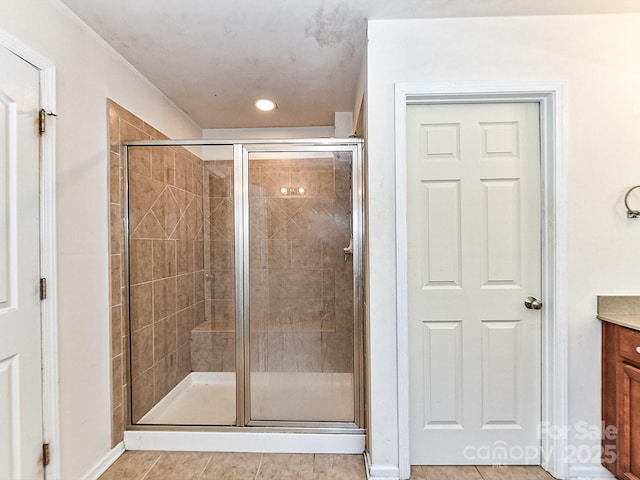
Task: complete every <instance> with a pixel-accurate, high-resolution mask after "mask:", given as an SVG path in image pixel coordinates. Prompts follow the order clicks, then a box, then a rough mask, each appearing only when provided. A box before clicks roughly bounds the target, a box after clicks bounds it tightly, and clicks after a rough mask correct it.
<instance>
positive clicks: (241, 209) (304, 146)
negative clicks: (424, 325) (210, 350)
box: [121, 138, 364, 433]
mask: <svg viewBox="0 0 640 480" xmlns="http://www.w3.org/2000/svg"><path fill="white" fill-rule="evenodd" d="M363 143H364V141H363V140H362V139H360V138H309V139H251V140H246V139H245V140H131V141H122V142H121V146H122V159H123V169H124V175H123V177H124V178H123V183H124V185H123V192H124V199H123V200H124V201H123V209H124V211H123V228H124V236H125V242H124V265H125V267H126V268H125V269H124V272H123V275H124V280H125V285H126V289H127V291H126V295H125V302H124V303H125V305H124V308H125V310H126V311H125V318H126V319H127V323H128V325H127V328H129V325H130V308H129V303H130V302H129V299H130V285H129V259H130V252H129V242H128V239H129V234H130V232H129V178H128V171H129V168H128V147H192V148H197V147H232V148H233V171H234V178H233V188H234V192H233V198H234V232H235V248H234V255H235V258H234V265H235V271H236V274H235V287H236V319H235V321H236V332H235V355H236V357H235V360H236V372H235V373H236V424H235V427H233V426H232V427H229V426H215V425H211V426H185V425H166V426H165V425H163V426H158V425H136V424H133V422H132V421H131V418H129V421H128V423H129V426H128V429H132V430H133V429H135V430H159V429H162V430H181V431H184V430H198V431H202V430H207V431H230V430H236V429H237V430H239V431H246V429H247V427H249V428H251V427H253V428H252V430H260V431H263V430H266V431H283V432H292V433H293V432H306V431H309V432H324V433H364V429H363V425H364V343H363V342H364V325H363V285H362V272H363V270H362V269H363V258H362V252H363V235H364V197H363V193H364V176H363V154H362V149H363ZM295 151H298V152H303V153H304V152H306V153H309V152H350V153H351V154H352V168H351V172H352V175H351V178H352V180H351V182H352V184H351V194H352V232H351V233H352V235H353V292H354V295H353V297H354V298H353V307H354V312H353V313H354V315H353V317H354V318H353V322H354V323H353V326H354V328H353V341H354V342H353V343H354V352H353V367H354V368H353V377H354V399H353V401H354V414H355V419H354V420H355V421H354V422H308V421H285V420H277V421H251V417H250V415H251V410H250V406H251V402H250V395H251V390H250V344H249V341H250V339H249V327H250V325H249V303H250V302H249V238H248V234H249V154H250V153H259V152H260V153H268V152H295ZM127 348H128V352H127V356H128V357H129V361H130V360H131V347H130V345H128V346H127ZM128 370H129V376H130V375H131V368H129V369H128ZM127 384H128V396H129V399H128V400H129V412H131V411H132V409H131V401H132V398H131V395H132V394H131V378H129V379H128V381H127ZM130 414H131V413H130Z"/></svg>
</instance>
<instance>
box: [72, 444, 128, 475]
mask: <svg viewBox="0 0 640 480" xmlns="http://www.w3.org/2000/svg"><path fill="white" fill-rule="evenodd" d="M123 453H124V442H120V443H119V444H118V445H116V446H115V447H113V448H112V449H111V450H110V451H109V452H107V454H106V455H105V456H104V457H102V459H101V460H100V461H99V462H98V463H96V464H95V465H94V466H93V468H91V470H89V471H88V472H87V473H85V474H84V476H83V477H82V480H97V478H98V477H99V476H100V475H102V474H103V473H104V472H105V471H106V470H107V468H109V467H110V466H111V465H112V464H113V462H115V461H116V460H117V459H118V458H119V457H120V455H122V454H123Z"/></svg>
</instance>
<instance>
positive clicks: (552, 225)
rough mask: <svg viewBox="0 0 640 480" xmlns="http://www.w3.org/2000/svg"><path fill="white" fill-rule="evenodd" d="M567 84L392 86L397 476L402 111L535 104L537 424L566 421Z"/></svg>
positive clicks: (563, 469) (401, 406)
mask: <svg viewBox="0 0 640 480" xmlns="http://www.w3.org/2000/svg"><path fill="white" fill-rule="evenodd" d="M566 90H567V84H566V82H563V81H549V82H544V81H543V82H528V81H522V82H492V83H473V84H472V83H410V84H402V83H401V84H396V86H395V168H396V252H397V253H396V268H397V276H396V278H397V280H396V295H397V305H396V314H397V352H398V425H399V427H398V428H399V432H398V451H399V470H400V471H399V473H400V478H409V475H410V470H411V465H410V459H409V349H408V345H409V342H408V335H409V332H408V320H407V319H408V295H407V226H406V218H407V199H406V185H407V170H406V158H407V153H406V141H407V137H406V132H407V124H406V114H407V105H408V104H420V103H440V104H442V103H445V104H446V103H481V102H492V103H495V102H514V101H520V102H524V101H526V102H538V103H540V123H541V144H542V150H541V156H542V158H541V161H542V181H543V186H544V187H543V198H542V202H543V226H542V228H543V238H542V245H543V252H542V258H543V260H542V261H543V265H542V270H543V272H542V282H543V293H544V296H543V298H544V300H545V309H544V311H543V320H542V321H543V327H542V372H541V373H542V416H541V418H542V422H548V424H549V425H554V426H565V425H567V424H568V387H567V384H568V289H567V263H568V262H567V248H566V245H567V235H568V232H567V203H568V202H567V198H568V197H567V195H568V181H567V160H568V156H567V114H566V111H567V108H566V103H567V99H566ZM548 430H549V429H541V448H542V452H543V460H542V467H543V468H544V469H545V470H547V471H549V472H550V473H551V474H552V475H553V476H555V477H556V478H567V475H568V471H567V465H566V458H565V455H566V452H567V439H566V438H557V437H560V436H559V435H556V436H552V435H549V434H548Z"/></svg>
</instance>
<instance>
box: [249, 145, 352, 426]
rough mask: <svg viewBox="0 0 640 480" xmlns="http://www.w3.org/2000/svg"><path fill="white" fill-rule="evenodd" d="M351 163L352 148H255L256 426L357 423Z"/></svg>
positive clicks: (252, 403)
mask: <svg viewBox="0 0 640 480" xmlns="http://www.w3.org/2000/svg"><path fill="white" fill-rule="evenodd" d="M283 150H284V149H283ZM352 166H353V150H350V149H349V150H347V149H345V150H343V151H341V150H340V149H335V150H329V149H326V148H325V149H324V150H322V149H321V150H315V149H311V148H309V149H307V150H306V151H300V150H298V151H287V152H284V151H280V152H276V151H252V152H249V154H248V167H247V169H248V231H249V232H248V239H249V244H248V268H247V267H245V268H246V269H248V273H249V281H248V287H249V288H248V298H249V299H250V300H249V308H248V310H249V322H248V328H247V329H246V330H245V331H246V332H247V333H248V347H249V352H248V363H249V368H248V374H249V379H248V382H247V384H248V389H247V395H248V397H249V398H248V402H247V409H246V411H247V417H248V423H249V424H250V425H261V424H269V423H270V422H294V423H295V422H355V421H356V412H355V402H354V395H355V382H354V272H353V254H352V252H353V250H352V248H353V247H352V236H353V234H352V211H353V208H352V198H353V192H352ZM245 272H246V270H245ZM245 285H246V284H245ZM245 345H246V344H245ZM245 358H247V357H245Z"/></svg>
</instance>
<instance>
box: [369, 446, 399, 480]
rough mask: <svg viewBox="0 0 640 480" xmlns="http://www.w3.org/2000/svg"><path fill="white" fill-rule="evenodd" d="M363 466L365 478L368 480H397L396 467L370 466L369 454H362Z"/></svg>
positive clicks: (397, 472)
mask: <svg viewBox="0 0 640 480" xmlns="http://www.w3.org/2000/svg"><path fill="white" fill-rule="evenodd" d="M364 465H365V471H366V473H367V478H368V479H370V480H399V478H400V477H399V470H398V467H397V466H396V465H372V464H371V457H370V456H369V452H364Z"/></svg>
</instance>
